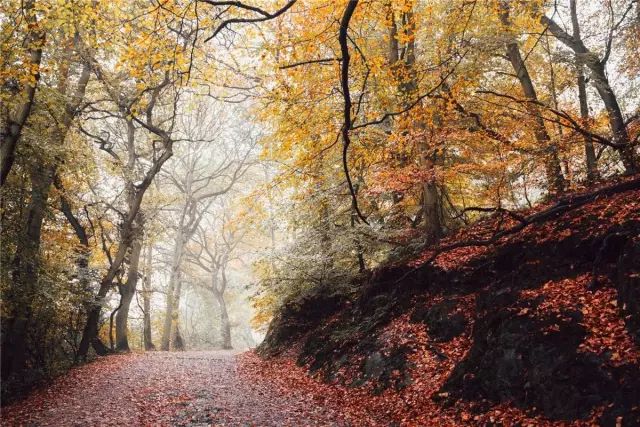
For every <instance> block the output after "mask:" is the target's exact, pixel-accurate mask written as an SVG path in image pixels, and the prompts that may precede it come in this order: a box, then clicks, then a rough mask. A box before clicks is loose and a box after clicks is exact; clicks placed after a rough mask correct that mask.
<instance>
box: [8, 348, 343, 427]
mask: <svg viewBox="0 0 640 427" xmlns="http://www.w3.org/2000/svg"><path fill="white" fill-rule="evenodd" d="M341 419H342V417H341V416H340V414H338V413H335V412H334V411H332V410H330V409H328V408H324V407H322V406H319V405H318V403H317V402H316V401H314V400H313V399H312V398H311V397H310V396H307V395H306V394H305V393H303V392H300V393H295V392H294V393H291V392H285V391H284V390H281V389H278V388H277V387H275V386H274V385H273V384H266V383H264V382H261V381H260V380H256V381H251V379H250V378H246V377H243V376H242V375H240V374H239V373H238V370H237V362H236V355H235V354H234V353H233V352H228V351H227V352H225V351H207V352H183V353H166V352H150V353H144V354H130V355H119V356H112V357H107V358H103V359H101V360H99V361H96V362H94V363H90V364H87V365H84V366H81V367H78V368H75V369H72V370H71V372H69V373H68V374H66V375H65V376H63V377H61V378H59V379H58V380H56V381H55V382H54V383H53V384H51V385H50V386H48V387H45V388H43V389H41V390H38V391H36V392H35V393H33V394H32V395H31V396H29V397H28V398H27V399H26V400H24V401H21V402H19V403H17V404H14V405H11V406H9V407H7V408H3V410H2V425H10V426H17V425H26V426H40V425H41V426H98V425H99V426H107V425H108V426H115V425H117V426H136V425H154V426H156V425H179V426H206V425H215V426H218V425H219V426H305V425H322V426H338V425H344V424H345V423H344V422H341V421H340V420H341Z"/></svg>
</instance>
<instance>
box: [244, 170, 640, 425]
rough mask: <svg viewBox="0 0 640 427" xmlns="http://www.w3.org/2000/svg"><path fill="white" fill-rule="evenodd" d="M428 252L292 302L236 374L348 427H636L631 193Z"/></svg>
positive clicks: (585, 197)
mask: <svg viewBox="0 0 640 427" xmlns="http://www.w3.org/2000/svg"><path fill="white" fill-rule="evenodd" d="M471 241H475V243H482V245H480V246H466V244H468V243H471ZM489 242H490V243H491V244H488V243H489ZM456 246H460V247H457V248H455V247H456ZM441 247H447V248H452V249H451V250H448V251H444V252H442V253H441V254H439V255H437V254H436V253H435V252H434V250H433V249H428V250H426V251H425V252H424V253H422V254H421V255H420V256H418V257H415V258H414V259H411V260H408V261H406V262H403V263H397V264H396V265H393V266H388V267H385V268H381V269H379V270H378V271H375V272H374V273H373V274H372V275H371V276H370V277H368V278H366V279H364V283H363V285H362V286H361V288H360V291H359V294H358V295H357V296H356V297H355V298H354V297H347V296H344V295H340V294H332V293H331V292H330V291H328V290H323V289H318V290H317V292H316V293H315V294H314V295H307V296H306V297H304V298H302V299H300V300H297V301H291V302H290V303H288V304H287V305H286V306H284V307H283V308H282V310H281V312H280V314H279V315H278V316H277V318H276V319H275V320H274V322H273V323H272V326H271V328H270V331H269V333H268V336H267V338H266V340H265V342H264V343H263V344H262V346H261V347H260V348H259V353H260V354H261V355H263V356H270V357H271V358H270V359H268V361H267V362H259V361H258V360H257V359H256V358H254V357H251V356H248V357H247V358H246V360H245V364H244V369H245V370H246V371H247V372H252V374H255V373H256V372H263V375H265V376H269V377H271V380H272V381H275V382H281V383H282V382H284V383H287V384H290V385H292V386H295V387H306V388H308V389H309V390H310V393H311V394H313V395H315V396H316V398H317V399H318V400H323V401H329V402H332V403H333V404H335V405H341V406H343V407H348V406H350V407H352V408H354V409H353V411H352V412H353V413H354V418H353V419H361V420H362V424H363V425H364V424H376V423H379V424H387V423H389V422H396V423H400V424H405V425H417V424H418V425H458V424H478V425H486V424H487V423H494V422H502V423H504V424H505V425H513V423H516V422H524V425H529V424H532V425H536V424H545V425H546V424H550V423H554V422H558V423H561V422H563V421H564V422H566V421H572V422H573V423H575V424H589V423H591V422H598V423H600V424H603V425H640V347H639V345H640V178H639V177H637V176H636V177H632V178H628V179H627V180H625V181H621V182H618V183H609V184H608V185H607V186H605V187H603V188H602V189H600V190H597V191H593V190H592V191H590V192H589V193H581V194H574V195H572V196H571V197H568V198H566V199H564V200H563V201H561V202H560V203H558V204H555V205H547V206H541V207H538V208H536V209H535V211H532V212H520V213H518V214H511V213H507V212H495V213H493V215H492V217H491V218H488V219H486V220H483V221H481V222H478V223H477V224H475V225H473V226H471V227H469V228H466V229H464V230H461V231H460V232H459V233H457V234H456V235H454V236H451V237H449V238H448V239H447V240H446V241H444V242H443V243H441ZM436 255H437V256H436ZM293 360H295V361H296V362H297V365H298V366H297V367H296V366H294V364H293ZM264 363H268V364H269V365H270V368H271V369H268V370H265V369H264V366H262V369H259V366H260V364H264ZM303 371H304V372H306V373H312V374H313V375H312V377H313V379H312V378H311V377H308V376H306V375H302V372H303ZM356 408H358V409H356ZM346 411H347V412H349V410H348V408H347V409H346Z"/></svg>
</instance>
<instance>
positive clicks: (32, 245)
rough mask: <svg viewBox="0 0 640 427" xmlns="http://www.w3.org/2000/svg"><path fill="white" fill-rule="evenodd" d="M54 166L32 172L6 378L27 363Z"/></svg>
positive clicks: (5, 349)
mask: <svg viewBox="0 0 640 427" xmlns="http://www.w3.org/2000/svg"><path fill="white" fill-rule="evenodd" d="M53 174H54V171H53V167H52V166H44V167H34V168H33V169H32V171H31V201H30V202H29V209H28V213H27V220H26V224H25V227H24V232H23V236H22V238H21V239H20V241H18V242H17V243H18V247H17V248H16V256H15V258H14V261H13V268H14V270H13V283H12V286H11V288H10V290H9V293H10V294H9V296H8V297H7V300H9V301H12V303H13V304H14V311H13V313H12V315H11V320H10V321H9V322H10V323H9V328H8V332H7V337H6V339H5V342H4V343H3V346H2V349H3V351H2V377H3V378H7V376H8V375H10V374H11V373H18V372H20V371H22V369H23V368H24V365H25V361H26V350H27V331H28V327H29V323H30V321H31V314H32V310H31V304H33V303H34V299H36V292H37V288H38V269H39V267H40V236H41V233H42V223H43V221H44V215H45V211H46V208H47V199H48V197H49V190H50V188H51V183H52V182H53Z"/></svg>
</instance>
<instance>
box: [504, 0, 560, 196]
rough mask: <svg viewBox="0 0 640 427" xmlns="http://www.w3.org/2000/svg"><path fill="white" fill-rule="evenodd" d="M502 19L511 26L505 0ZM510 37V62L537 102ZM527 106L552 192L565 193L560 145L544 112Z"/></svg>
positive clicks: (531, 104)
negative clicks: (556, 143)
mask: <svg viewBox="0 0 640 427" xmlns="http://www.w3.org/2000/svg"><path fill="white" fill-rule="evenodd" d="M500 20H501V21H502V24H503V25H504V26H505V27H506V29H509V28H510V27H511V22H510V18H509V4H508V2H506V1H505V0H502V1H501V3H500ZM508 37H509V38H508V40H507V42H506V47H507V57H508V58H509V62H511V66H512V67H513V70H514V71H515V73H516V76H517V78H518V82H519V83H520V87H521V89H522V92H523V93H524V96H525V98H527V99H529V100H531V101H535V102H537V101H538V96H537V94H536V90H535V88H534V86H533V81H532V80H531V76H530V75H529V70H528V69H527V66H526V64H525V62H524V60H523V59H522V56H521V54H520V47H519V46H518V43H517V42H516V40H515V39H514V38H513V37H512V36H510V35H509V36H508ZM526 108H527V111H528V113H529V114H530V115H531V116H532V117H533V119H534V135H535V137H536V141H537V142H538V144H539V145H540V146H541V147H542V149H543V150H544V152H545V158H544V164H545V175H546V180H547V186H548V188H549V191H550V192H551V193H552V194H560V193H563V192H564V190H565V188H566V182H565V179H564V177H563V176H562V168H561V167H560V159H559V157H558V147H557V146H556V145H555V144H554V143H552V142H551V138H550V137H549V133H548V132H547V128H546V127H545V125H544V118H543V117H542V113H541V112H540V109H539V108H538V106H537V105H535V104H534V103H533V102H530V103H527V104H526Z"/></svg>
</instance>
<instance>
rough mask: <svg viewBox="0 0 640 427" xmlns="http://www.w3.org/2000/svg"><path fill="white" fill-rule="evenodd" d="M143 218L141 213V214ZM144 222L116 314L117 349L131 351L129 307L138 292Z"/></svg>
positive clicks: (138, 230) (134, 241)
mask: <svg viewBox="0 0 640 427" xmlns="http://www.w3.org/2000/svg"><path fill="white" fill-rule="evenodd" d="M139 217H140V218H141V215H139ZM143 227H144V222H143V221H142V220H140V221H137V229H136V231H137V233H136V237H135V238H134V240H133V243H132V244H131V254H130V255H129V271H128V272H127V282H126V283H125V285H124V286H123V289H122V293H121V297H120V309H119V310H118V314H117V315H116V350H118V351H129V340H128V336H127V335H128V334H127V330H128V320H129V308H130V307H131V301H132V300H133V297H134V296H135V294H136V287H137V285H138V276H139V275H138V266H139V262H140V253H141V251H142V234H143Z"/></svg>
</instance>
